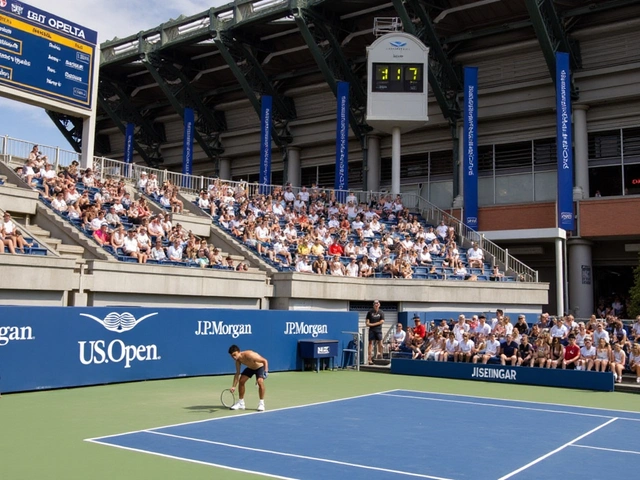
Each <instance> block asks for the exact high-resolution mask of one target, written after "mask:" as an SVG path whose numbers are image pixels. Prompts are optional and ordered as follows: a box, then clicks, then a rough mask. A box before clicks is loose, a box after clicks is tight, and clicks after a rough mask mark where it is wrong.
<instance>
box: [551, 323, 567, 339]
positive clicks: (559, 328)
mask: <svg viewBox="0 0 640 480" xmlns="http://www.w3.org/2000/svg"><path fill="white" fill-rule="evenodd" d="M552 321H553V326H552V327H551V330H550V331H549V333H550V334H551V338H559V339H560V340H564V339H565V338H567V335H569V332H568V331H567V327H565V326H564V324H563V323H562V319H561V318H553V319H552Z"/></svg>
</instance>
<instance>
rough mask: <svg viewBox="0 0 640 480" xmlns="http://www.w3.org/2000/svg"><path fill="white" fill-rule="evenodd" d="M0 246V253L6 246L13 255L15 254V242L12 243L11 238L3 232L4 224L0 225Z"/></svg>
mask: <svg viewBox="0 0 640 480" xmlns="http://www.w3.org/2000/svg"><path fill="white" fill-rule="evenodd" d="M0 246H1V247H2V249H1V250H0V253H4V247H7V249H8V250H9V253H11V254H13V255H15V254H16V249H15V244H14V243H13V240H12V239H11V237H9V236H8V235H7V234H6V233H5V231H4V225H3V226H0Z"/></svg>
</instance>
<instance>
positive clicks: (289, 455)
mask: <svg viewBox="0 0 640 480" xmlns="http://www.w3.org/2000/svg"><path fill="white" fill-rule="evenodd" d="M145 433H151V434H153V435H163V436H165V437H173V438H179V439H181V440H190V441H192V442H199V443H207V444H210V445H220V446H222V447H229V448H237V449H240V450H249V451H251V452H260V453H270V454H272V455H279V456H282V457H291V458H301V459H303V460H312V461H314V462H322V463H331V464H334V465H343V466H347V467H356V468H363V469H366V470H375V471H378V472H387V473H395V474H397V475H404V476H409V477H419V478H428V479H431V480H450V479H447V478H443V477H434V476H431V475H423V474H420V473H410V472H403V471H401V470H392V469H389V468H379V467H371V466H369V465H360V464H358V463H349V462H340V461H338V460H330V459H328V458H318V457H309V456H307V455H297V454H294V453H285V452H278V451H275V450H265V449H263V448H253V447H245V446H242V445H233V444H231V443H223V442H214V441H213V440H204V439H201V438H192V437H184V436H182V435H173V434H171V433H163V432H154V431H153V430H148V431H146V432H145ZM223 468H224V467H223Z"/></svg>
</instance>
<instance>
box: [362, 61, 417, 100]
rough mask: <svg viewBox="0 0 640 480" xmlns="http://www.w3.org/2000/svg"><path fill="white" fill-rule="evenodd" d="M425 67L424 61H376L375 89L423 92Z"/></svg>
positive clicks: (378, 90)
mask: <svg viewBox="0 0 640 480" xmlns="http://www.w3.org/2000/svg"><path fill="white" fill-rule="evenodd" d="M423 69H424V64H422V63H374V64H373V71H374V75H375V76H374V80H373V87H372V88H373V91H374V92H391V93H399V92H415V93H422V92H423V91H424V82H423V81H422V79H423V74H422V72H423Z"/></svg>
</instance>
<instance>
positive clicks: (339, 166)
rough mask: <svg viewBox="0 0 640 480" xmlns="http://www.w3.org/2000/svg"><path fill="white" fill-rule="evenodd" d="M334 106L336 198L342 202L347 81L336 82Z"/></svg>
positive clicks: (346, 162)
mask: <svg viewBox="0 0 640 480" xmlns="http://www.w3.org/2000/svg"><path fill="white" fill-rule="evenodd" d="M337 102H338V103H337V108H336V116H337V117H336V177H335V181H334V183H333V188H335V189H336V200H338V201H339V202H341V203H344V202H345V200H346V198H347V192H346V190H347V189H348V188H349V82H338V92H337Z"/></svg>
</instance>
